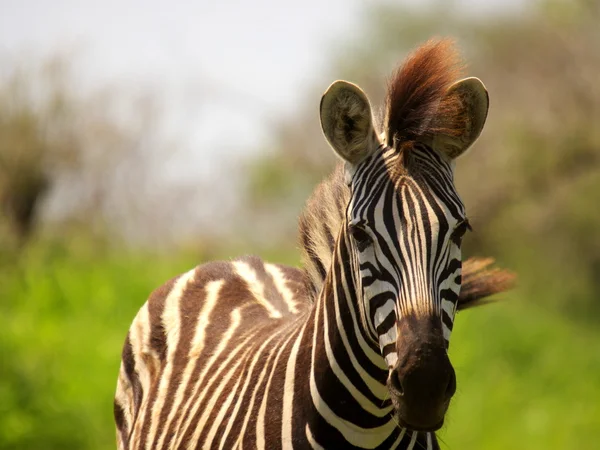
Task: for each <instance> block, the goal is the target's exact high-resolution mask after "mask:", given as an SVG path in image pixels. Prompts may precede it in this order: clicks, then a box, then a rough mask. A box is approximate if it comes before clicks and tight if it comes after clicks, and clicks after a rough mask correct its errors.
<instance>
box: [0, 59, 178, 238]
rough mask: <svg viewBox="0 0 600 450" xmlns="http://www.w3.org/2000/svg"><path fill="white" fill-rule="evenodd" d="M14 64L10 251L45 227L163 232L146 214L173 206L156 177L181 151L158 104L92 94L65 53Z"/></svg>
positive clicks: (7, 224) (119, 94) (142, 94)
mask: <svg viewBox="0 0 600 450" xmlns="http://www.w3.org/2000/svg"><path fill="white" fill-rule="evenodd" d="M9 62H10V63H11V64H9V63H7V70H5V71H3V72H1V73H0V210H1V212H2V215H0V247H1V246H10V245H12V246H13V247H14V246H15V244H17V245H19V244H23V243H24V242H25V241H26V240H28V239H30V238H31V237H32V235H33V234H34V231H36V225H40V224H41V222H44V224H45V225H48V224H49V223H54V224H55V226H56V227H57V228H60V229H59V232H58V233H59V234H60V233H64V232H65V230H64V229H62V228H63V227H64V226H67V228H68V230H73V229H77V228H81V229H84V230H88V231H89V230H94V231H95V232H96V234H97V235H98V236H99V237H101V236H103V235H105V234H106V233H107V232H109V231H112V232H115V231H116V232H117V233H115V234H118V233H120V234H127V236H126V237H127V238H128V239H130V240H133V239H135V238H136V237H139V236H140V235H144V234H151V232H150V231H149V230H151V231H158V230H156V227H157V223H156V222H152V223H148V221H147V218H146V217H142V214H141V213H140V210H141V209H143V208H144V207H145V209H153V208H155V207H156V206H155V205H152V204H151V203H152V202H155V203H161V202H163V201H164V199H163V198H162V196H161V195H159V194H157V193H156V192H150V191H153V190H154V189H153V184H152V183H150V181H149V179H150V178H151V177H150V174H151V173H152V170H153V169H156V168H157V167H160V168H164V167H165V166H166V165H167V163H168V162H169V160H170V159H171V158H172V157H173V156H174V154H175V153H176V152H175V151H174V144H173V143H171V142H168V141H166V140H165V139H164V137H163V136H162V135H161V127H160V126H158V124H159V122H160V120H162V116H161V107H160V104H159V102H158V100H157V98H156V97H155V96H154V95H151V94H150V93H149V92H148V91H146V90H144V89H141V88H139V87H138V88H137V89H131V91H133V92H128V93H127V94H126V93H124V92H123V91H122V89H120V88H117V87H114V86H107V87H103V88H98V89H95V90H92V91H91V92H90V93H87V94H83V93H82V91H81V89H80V88H79V87H78V84H77V82H76V80H77V76H76V75H77V74H76V72H75V71H74V64H73V63H72V62H71V61H70V60H69V59H68V58H67V57H66V56H64V55H58V56H55V57H52V58H49V59H47V60H45V61H43V62H42V63H41V64H38V65H36V64H31V63H24V62H19V61H9ZM155 172H156V170H155ZM171 194H172V196H175V195H176V194H175V193H174V192H172V193H171ZM140 197H141V198H144V199H146V200H145V202H140ZM149 199H152V200H149ZM164 203H167V202H164ZM40 216H44V217H43V218H44V219H46V220H44V221H42V220H38V219H40ZM140 222H143V223H144V225H145V226H144V227H143V231H140V228H142V227H140ZM107 223H111V224H114V223H119V225H120V227H121V228H120V229H116V228H117V227H113V228H115V229H112V230H109V228H110V227H108V225H107ZM134 230H135V232H134ZM147 230H148V231H147ZM65 234H66V233H65Z"/></svg>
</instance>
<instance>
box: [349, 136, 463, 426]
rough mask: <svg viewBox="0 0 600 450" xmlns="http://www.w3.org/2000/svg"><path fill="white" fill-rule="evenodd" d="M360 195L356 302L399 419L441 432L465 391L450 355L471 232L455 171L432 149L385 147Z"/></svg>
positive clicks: (361, 181) (362, 175)
mask: <svg viewBox="0 0 600 450" xmlns="http://www.w3.org/2000/svg"><path fill="white" fill-rule="evenodd" d="M406 152H408V153H406ZM400 158H402V162H401V163H400V161H399V159H400ZM351 191H352V194H351V200H350V203H349V206H348V209H347V218H346V219H347V221H348V233H349V234H350V235H351V239H350V245H351V247H352V248H353V250H354V251H353V252H352V254H353V256H354V260H355V277H356V278H357V280H356V281H357V283H356V286H357V287H358V289H357V291H358V292H357V294H358V297H359V299H360V297H362V299H360V300H359V301H361V303H362V305H361V306H362V309H363V317H364V318H365V319H366V322H367V327H368V328H369V329H370V331H371V334H372V336H374V337H375V338H376V339H377V341H378V342H379V346H380V349H381V354H382V356H383V357H384V358H385V361H386V364H387V366H388V369H389V375H388V380H387V387H388V390H389V393H390V399H391V401H392V404H393V406H394V416H395V420H396V422H397V423H398V424H399V425H400V426H401V427H403V428H408V429H412V430H422V431H434V430H437V429H439V428H440V427H441V426H442V425H443V423H444V417H445V414H446V411H447V409H448V406H449V404H450V399H451V398H452V396H453V395H454V392H455V391H456V376H455V373H454V369H453V367H452V364H451V363H450V360H449V358H448V354H447V348H448V345H449V339H450V332H451V330H452V324H453V321H454V314H455V311H456V302H457V299H458V294H459V289H460V283H461V249H460V246H461V241H462V237H463V235H464V234H465V232H466V230H467V229H468V227H469V225H468V222H467V220H466V217H465V212H464V207H463V204H462V202H461V201H460V199H459V197H458V195H457V193H456V190H455V188H454V183H453V180H452V165H451V164H450V163H448V162H447V160H445V159H444V158H442V157H441V156H440V155H439V154H437V153H436V152H435V151H433V150H432V149H430V148H427V147H426V146H424V145H420V144H417V145H416V146H414V147H412V148H410V149H409V150H406V151H405V152H404V153H399V152H398V151H397V150H394V149H390V148H386V147H385V146H381V148H380V150H379V151H378V152H375V154H374V155H372V156H370V157H369V158H367V159H365V160H364V161H363V162H361V163H360V164H358V165H357V166H356V170H355V172H354V173H353V176H352V181H351Z"/></svg>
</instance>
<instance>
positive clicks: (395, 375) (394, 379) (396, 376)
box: [390, 370, 404, 397]
mask: <svg viewBox="0 0 600 450" xmlns="http://www.w3.org/2000/svg"><path fill="white" fill-rule="evenodd" d="M390 388H391V391H392V392H393V393H394V394H395V395H397V396H399V397H402V396H403V395H404V388H403V387H402V381H401V380H400V373H399V372H398V371H397V370H393V371H392V373H390Z"/></svg>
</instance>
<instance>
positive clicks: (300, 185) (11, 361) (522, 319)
mask: <svg viewBox="0 0 600 450" xmlns="http://www.w3.org/2000/svg"><path fill="white" fill-rule="evenodd" d="M384 5H385V6H382V5H378V6H373V5H371V6H369V7H366V9H365V24H364V27H363V28H362V30H357V31H356V33H354V37H353V38H352V39H351V40H350V41H347V42H343V43H340V44H339V45H338V46H337V48H336V49H334V50H335V51H333V52H332V53H333V54H334V57H333V59H332V62H331V66H330V68H329V69H328V71H327V73H324V74H323V75H322V76H323V78H322V83H320V84H319V85H318V86H315V88H314V89H312V92H308V93H307V95H306V98H307V101H306V105H305V106H304V107H303V109H301V110H300V111H299V112H298V114H297V115H296V116H294V117H291V118H290V119H289V120H287V121H282V122H281V123H280V125H279V127H278V128H277V129H275V130H274V138H273V140H272V141H271V143H270V144H269V146H268V149H266V151H265V152H263V155H265V156H263V157H261V158H259V159H256V160H251V161H247V163H246V165H245V167H244V168H243V170H240V171H239V172H236V173H242V174H245V175H246V176H247V177H248V189H247V190H246V192H245V194H247V195H246V196H245V197H244V199H243V202H242V205H241V206H240V207H244V209H243V210H241V211H239V217H244V219H245V220H244V221H243V223H241V221H240V224H241V225H242V226H244V227H245V229H243V230H240V231H239V233H238V234H237V235H235V236H231V238H230V239H226V240H224V239H221V238H220V239H210V238H208V237H205V240H204V242H205V244H204V245H200V244H198V243H196V242H192V243H190V242H183V243H180V245H181V247H177V248H171V250H170V252H168V253H158V252H150V251H148V250H143V249H139V248H137V249H136V250H132V247H131V246H123V245H121V244H122V242H123V241H122V240H120V239H119V240H117V239H115V238H114V233H113V231H114V230H111V229H110V228H108V227H107V225H106V224H107V223H111V224H112V223H113V222H114V221H115V219H116V218H120V217H121V218H122V217H134V216H135V215H136V213H137V212H139V208H140V204H141V202H144V201H148V199H150V198H151V199H152V201H153V202H154V203H150V205H155V206H156V207H155V208H153V209H152V208H150V210H151V211H152V212H153V214H154V215H155V217H150V218H148V217H144V216H139V215H138V216H137V217H138V219H137V221H135V220H134V221H133V222H132V224H131V226H130V232H129V234H128V235H127V236H128V237H129V239H130V241H129V242H130V243H131V241H135V239H136V238H137V237H138V236H139V235H143V234H148V235H153V236H157V229H156V228H155V227H156V222H157V221H159V219H160V218H159V217H158V215H159V214H162V215H163V216H164V217H166V218H167V219H169V220H167V222H169V223H170V221H171V220H170V219H171V218H172V217H175V216H176V215H178V214H181V211H182V210H183V209H185V207H182V205H181V203H180V202H178V201H174V200H173V198H171V199H170V200H168V201H165V197H162V196H161V195H160V194H161V193H159V192H156V190H155V189H152V186H148V185H149V184H150V183H149V182H148V177H147V174H148V173H149V171H151V170H152V169H153V167H154V165H158V167H159V168H164V167H165V160H166V159H167V157H168V152H165V151H164V150H165V149H169V148H170V146H169V145H164V142H162V143H159V144H158V145H157V144H156V143H155V144H152V142H156V137H157V136H156V134H153V133H155V131H156V129H157V122H158V121H159V119H160V118H159V116H158V115H157V106H156V104H155V103H154V102H153V100H152V98H151V97H147V96H145V95H141V96H140V97H139V98H138V101H137V102H133V107H132V108H131V109H132V110H133V114H131V111H130V114H125V116H127V117H129V118H130V117H131V116H133V117H136V118H137V120H134V121H131V120H129V121H125V120H123V117H122V116H123V115H122V114H121V115H119V113H117V114H115V110H116V111H121V112H122V106H123V105H122V103H120V102H119V101H117V100H118V98H119V97H120V95H119V92H117V91H114V90H112V89H108V90H107V91H98V92H95V93H94V94H93V95H92V96H90V97H89V98H87V97H85V98H84V97H82V96H80V95H78V94H77V93H76V92H75V90H74V88H73V84H72V78H71V76H70V75H69V70H68V67H67V66H65V65H64V61H63V62H61V61H60V60H52V61H48V62H47V63H46V64H44V65H42V67H41V68H40V69H39V71H38V72H36V71H31V70H25V69H22V70H21V69H20V71H15V72H10V73H9V74H8V75H7V76H6V77H4V78H1V79H0V81H1V83H0V204H1V207H2V211H3V215H2V216H1V217H0V354H1V355H2V361H1V363H0V450H2V449H53V448H56V449H58V448H61V449H86V448H88V449H104V448H114V443H115V441H114V431H113V429H114V428H113V421H112V396H113V393H114V389H115V385H116V377H117V372H118V365H119V354H120V351H121V345H122V342H123V340H124V337H125V334H126V330H127V328H128V326H129V324H130V322H131V320H132V319H133V317H134V315H135V313H136V311H137V310H138V308H139V307H140V306H141V304H142V303H143V301H144V299H145V298H146V297H147V296H148V294H149V293H150V292H151V291H152V290H153V289H154V288H156V287H157V286H158V285H159V284H160V283H162V282H163V281H165V280H167V279H169V278H171V277H172V276H174V275H176V274H178V273H181V272H183V271H185V270H188V269H189V268H190V267H191V266H194V265H195V264H198V263H201V262H204V261H206V260H210V259H219V258H230V257H233V256H236V255H239V254H243V253H244V252H249V251H252V252H257V247H259V246H260V244H265V243H267V242H268V244H269V247H268V248H264V249H263V250H264V251H262V252H260V253H261V255H262V256H264V257H265V259H269V260H273V261H280V262H285V263H289V264H295V263H297V252H296V251H295V248H294V247H295V245H294V244H295V242H296V241H295V235H296V218H297V215H298V212H299V210H300V208H301V207H302V204H303V202H304V200H305V199H306V198H307V196H308V195H309V193H310V191H311V190H312V189H313V187H314V185H315V184H316V183H317V182H318V180H320V179H321V178H322V176H323V175H324V174H325V173H327V172H328V171H329V170H330V168H331V166H332V165H333V163H334V161H335V158H334V156H333V152H332V151H331V150H330V149H329V148H328V147H327V145H326V143H325V140H324V139H323V137H322V136H321V131H320V126H319V123H318V107H317V106H318V99H319V96H320V94H321V92H322V91H323V90H324V88H325V87H326V86H327V85H328V84H329V83H330V82H331V81H332V80H334V79H337V78H345V79H349V80H351V81H354V82H357V83H358V84H360V85H361V86H362V87H363V88H364V89H365V90H366V91H367V93H368V94H369V95H370V97H371V98H372V99H373V102H374V104H377V103H381V100H382V97H383V94H384V90H385V85H384V83H382V80H383V79H384V77H385V76H386V74H389V73H390V71H391V70H392V68H393V67H394V65H395V64H396V63H397V62H398V61H399V60H401V59H402V57H403V56H404V55H405V54H406V52H407V51H408V50H410V48H412V47H413V46H414V45H416V44H417V43H419V42H421V41H423V40H425V39H427V38H429V37H430V36H432V35H453V36H456V37H457V38H458V44H459V47H460V48H461V49H463V50H464V52H465V56H466V59H467V61H468V62H469V64H470V67H469V70H468V74H469V75H475V76H478V77H480V78H481V79H482V80H483V81H484V82H485V83H486V85H487V87H488V89H489V92H490V98H491V110H490V115H489V118H488V123H487V126H486V129H485V131H484V134H483V135H482V137H481V139H480V141H479V142H478V143H477V144H476V148H474V149H473V150H472V151H471V152H469V154H467V155H465V156H464V157H463V158H461V160H460V162H459V164H458V167H457V177H456V178H457V183H458V188H459V191H460V192H461V194H462V195H463V198H464V200H465V203H466V205H467V209H468V211H469V213H470V216H471V222H472V223H473V225H474V228H475V232H474V233H473V234H472V235H470V238H469V239H468V241H467V242H466V245H467V247H468V248H467V253H470V254H481V255H492V256H495V257H498V258H499V259H500V261H501V262H502V263H503V265H505V266H508V267H510V268H512V269H515V270H516V271H517V272H518V274H519V276H520V288H519V289H518V290H517V291H516V292H514V293H512V294H509V295H507V296H506V297H505V299H506V300H504V301H502V302H500V303H498V304H496V305H490V306H486V307H484V308H478V309H475V310H473V311H467V312H464V313H461V314H459V316H458V318H457V322H458V325H457V326H456V327H455V332H454V336H453V340H452V346H451V353H452V359H453V362H454V365H455V368H456V371H457V375H458V386H459V392H458V395H457V396H456V400H455V401H454V402H453V405H452V407H451V409H450V412H449V416H448V420H447V425H446V427H445V429H444V430H442V433H441V438H442V441H443V444H442V447H443V448H450V449H453V448H460V449H477V450H480V449H501V448H502V449H504V448H532V449H536V448H540V449H541V448H544V449H572V448H578V449H594V448H596V447H597V443H596V441H597V432H598V430H599V429H600V381H599V379H598V373H600V353H599V352H598V351H597V349H599V348H600V333H599V331H598V329H597V325H598V319H599V318H600V302H599V301H598V299H597V294H596V293H597V292H598V289H599V288H600V227H599V225H600V208H599V207H598V201H599V200H600V128H599V127H598V123H600V86H599V85H598V83H597V74H598V73H600V53H599V52H598V48H600V27H598V26H597V24H598V23H600V7H599V6H598V5H599V4H598V2H595V1H592V0H587V1H584V0H577V1H566V0H562V1H561V0H544V1H538V2H535V3H530V4H529V7H528V8H527V9H526V11H524V12H522V13H520V14H519V15H514V14H513V15H508V14H507V15H506V16H497V17H489V16H481V17H472V16H468V15H465V14H464V13H463V11H459V10H458V9H456V8H455V7H454V4H453V3H452V2H446V1H440V2H436V3H435V4H434V5H435V12H432V10H427V9H423V8H421V9H418V10H417V9H410V8H403V7H399V6H396V5H393V4H392V2H388V3H385V4H384ZM124 98H126V99H130V98H131V97H124ZM153 139H154V141H153ZM153 146H154V147H153ZM157 155H158V156H159V157H158V158H154V156H157ZM124 180H125V183H124ZM61 189H62V192H63V196H62V201H61V205H60V206H61V207H62V216H61V217H63V219H64V218H65V217H66V218H67V219H69V221H68V222H67V224H65V221H64V220H63V221H62V222H59V223H60V226H59V227H57V229H56V230H55V233H34V231H36V228H35V225H36V217H37V218H39V216H40V207H42V209H44V208H46V206H47V205H46V204H47V203H51V202H48V201H47V200H48V199H51V198H53V197H56V195H55V193H56V192H57V191H59V190H61ZM65 192H66V195H65ZM42 200H46V201H42ZM140 217H141V219H142V220H143V222H140ZM148 219H151V220H148ZM26 221H29V222H28V223H29V224H28V225H23V224H24V223H25V222H26ZM39 222H40V221H39V220H37V223H39ZM42 222H44V221H42ZM248 223H252V230H249V229H248V226H247V225H248ZM153 227H154V228H153ZM256 230H262V231H261V232H260V233H259V232H256ZM249 233H252V235H251V236H250V235H249ZM18 236H21V237H20V239H21V240H22V242H24V243H27V245H22V246H17V245H14V244H15V242H16V241H17V238H18ZM49 236H54V237H53V238H52V237H49ZM258 236H260V237H258ZM26 237H28V239H27V240H26V239H25V238H26ZM252 240H253V241H254V244H252V243H251V242H252ZM220 242H226V247H223V245H222V244H219V243H220ZM257 242H258V244H257ZM182 248H185V249H190V248H193V249H194V250H193V251H189V250H182Z"/></svg>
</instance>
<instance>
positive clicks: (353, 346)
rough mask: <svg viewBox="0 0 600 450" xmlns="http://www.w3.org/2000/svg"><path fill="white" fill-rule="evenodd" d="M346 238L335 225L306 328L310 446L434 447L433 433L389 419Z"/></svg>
mask: <svg viewBox="0 0 600 450" xmlns="http://www.w3.org/2000/svg"><path fill="white" fill-rule="evenodd" d="M349 239H350V238H349V236H347V233H346V227H344V226H342V227H340V232H339V235H338V239H337V241H336V244H335V246H334V249H333V251H332V253H331V264H330V267H329V270H328V271H327V272H326V276H325V279H324V282H323V287H322V289H321V292H320V294H319V295H318V296H317V298H316V299H315V305H314V307H313V309H312V312H311V314H310V316H309V318H308V323H307V325H308V326H309V327H308V329H311V328H312V350H311V364H310V367H311V373H310V380H309V389H308V390H309V392H310V396H311V398H312V404H314V407H315V409H316V412H317V414H314V415H312V417H309V418H308V423H307V427H306V434H307V437H308V439H309V440H311V441H312V443H313V444H316V445H313V447H315V448H344V447H348V446H349V445H353V446H356V447H358V448H381V449H404V448H406V449H410V448H415V449H416V448H425V449H434V448H438V447H437V443H436V440H435V436H434V434H433V433H427V434H426V433H413V432H410V431H407V430H405V429H401V428H399V427H398V426H397V424H396V423H395V422H394V419H393V415H392V413H393V407H392V404H391V401H390V399H389V393H388V389H387V387H386V380H387V377H388V370H387V365H386V363H385V360H384V359H383V356H382V355H381V353H380V349H379V344H378V343H377V341H376V338H375V337H374V336H373V335H372V333H371V332H370V331H369V328H368V327H367V326H366V319H365V318H364V316H365V314H364V307H363V305H362V303H361V302H362V300H361V297H360V296H359V295H357V292H356V290H357V289H356V283H355V278H354V277H355V275H354V274H355V262H354V258H353V256H352V252H351V246H350V242H349ZM311 326H312V327H311Z"/></svg>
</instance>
